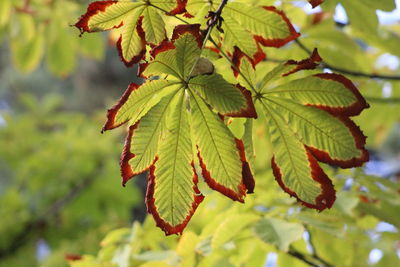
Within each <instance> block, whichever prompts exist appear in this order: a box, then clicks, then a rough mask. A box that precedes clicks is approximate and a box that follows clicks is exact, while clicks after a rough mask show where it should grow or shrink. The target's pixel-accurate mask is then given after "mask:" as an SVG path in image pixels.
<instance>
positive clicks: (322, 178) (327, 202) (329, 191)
mask: <svg viewBox="0 0 400 267" xmlns="http://www.w3.org/2000/svg"><path fill="white" fill-rule="evenodd" d="M307 157H308V160H309V164H310V168H311V177H312V179H313V180H314V181H316V182H318V183H319V184H320V186H321V191H322V192H321V194H320V195H319V196H317V197H316V198H315V204H314V203H308V202H305V201H303V200H302V199H300V198H299V197H298V195H297V193H296V192H294V191H292V190H291V189H290V188H288V187H286V185H285V184H284V182H283V180H282V173H281V171H280V168H279V166H278V165H277V164H276V162H275V156H273V157H272V159H271V167H272V171H273V173H274V176H275V180H276V181H277V182H278V184H279V185H280V187H281V188H282V189H283V190H284V191H285V192H286V193H288V194H289V195H290V196H293V197H295V198H296V199H297V201H299V202H300V203H301V204H302V205H304V206H306V207H308V208H312V209H316V210H319V211H322V210H324V209H326V208H331V207H332V205H333V203H334V202H335V200H336V191H335V189H334V187H333V184H332V181H331V180H330V179H329V177H328V176H327V175H326V174H325V172H324V171H323V170H322V168H321V167H320V166H319V164H318V162H317V160H316V159H315V158H314V157H313V155H312V154H311V153H310V152H309V151H308V150H307Z"/></svg>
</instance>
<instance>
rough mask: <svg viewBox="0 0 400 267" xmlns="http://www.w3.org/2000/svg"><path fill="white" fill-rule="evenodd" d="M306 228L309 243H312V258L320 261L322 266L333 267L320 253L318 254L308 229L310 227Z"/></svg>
mask: <svg viewBox="0 0 400 267" xmlns="http://www.w3.org/2000/svg"><path fill="white" fill-rule="evenodd" d="M304 228H305V229H306V231H307V233H308V237H309V239H308V242H309V243H310V246H311V248H312V257H313V258H314V259H316V260H318V261H320V262H321V263H322V264H324V266H326V267H333V265H331V264H330V263H328V262H327V261H325V260H324V259H322V258H321V257H320V256H319V255H318V253H317V249H316V246H315V245H314V242H313V240H312V234H311V231H310V230H309V229H308V227H307V226H306V225H304Z"/></svg>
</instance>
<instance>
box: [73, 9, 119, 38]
mask: <svg viewBox="0 0 400 267" xmlns="http://www.w3.org/2000/svg"><path fill="white" fill-rule="evenodd" d="M117 2H118V1H96V2H93V3H91V4H90V5H89V6H88V8H87V10H86V13H85V14H83V15H82V16H81V18H80V19H79V21H78V22H77V23H76V24H75V27H77V28H78V29H79V31H80V32H81V34H83V33H84V32H92V30H91V29H89V26H88V23H89V19H90V18H91V17H93V16H94V15H96V14H98V13H99V12H104V11H105V10H106V8H107V7H109V6H111V5H113V4H116V3H117ZM121 26H122V24H121V25H119V26H117V27H115V28H118V27H121Z"/></svg>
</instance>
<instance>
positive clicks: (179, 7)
mask: <svg viewBox="0 0 400 267" xmlns="http://www.w3.org/2000/svg"><path fill="white" fill-rule="evenodd" d="M186 4H187V0H176V7H175V8H174V9H173V10H171V11H169V12H168V13H167V15H171V16H173V15H178V14H182V13H185V14H186Z"/></svg>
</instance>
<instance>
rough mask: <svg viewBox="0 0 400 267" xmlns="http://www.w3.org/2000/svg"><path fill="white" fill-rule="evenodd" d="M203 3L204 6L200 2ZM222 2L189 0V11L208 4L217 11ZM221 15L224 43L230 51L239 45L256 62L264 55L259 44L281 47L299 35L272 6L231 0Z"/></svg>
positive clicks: (285, 17) (210, 8)
mask: <svg viewBox="0 0 400 267" xmlns="http://www.w3.org/2000/svg"><path fill="white" fill-rule="evenodd" d="M201 2H203V6H201V5H200V4H199V3H201ZM219 3H220V1H207V0H203V1H197V0H189V1H188V2H187V10H188V12H189V13H190V12H196V11H197V10H198V9H200V8H203V7H207V8H208V9H209V10H210V11H216V9H217V8H218V6H219ZM222 18H223V23H222V30H223V32H224V33H223V35H222V39H223V42H222V46H223V47H224V48H225V49H226V50H228V51H230V52H231V53H233V51H234V48H235V47H237V48H239V49H240V50H241V51H243V53H245V54H246V55H248V56H249V57H251V58H252V59H253V61H254V62H255V63H257V62H259V61H260V60H262V59H263V58H264V57H265V55H264V53H263V51H262V50H261V48H260V45H262V46H272V47H281V46H283V45H285V44H287V43H288V42H290V41H293V40H294V39H296V38H297V37H298V36H299V35H300V34H299V33H297V32H296V30H295V29H294V27H293V25H292V24H291V23H290V21H289V19H288V18H287V16H286V15H285V14H284V13H283V12H282V11H280V10H278V9H276V8H275V7H273V6H253V5H248V4H246V3H238V2H229V3H228V4H227V5H226V6H225V7H224V9H223V12H222Z"/></svg>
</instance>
